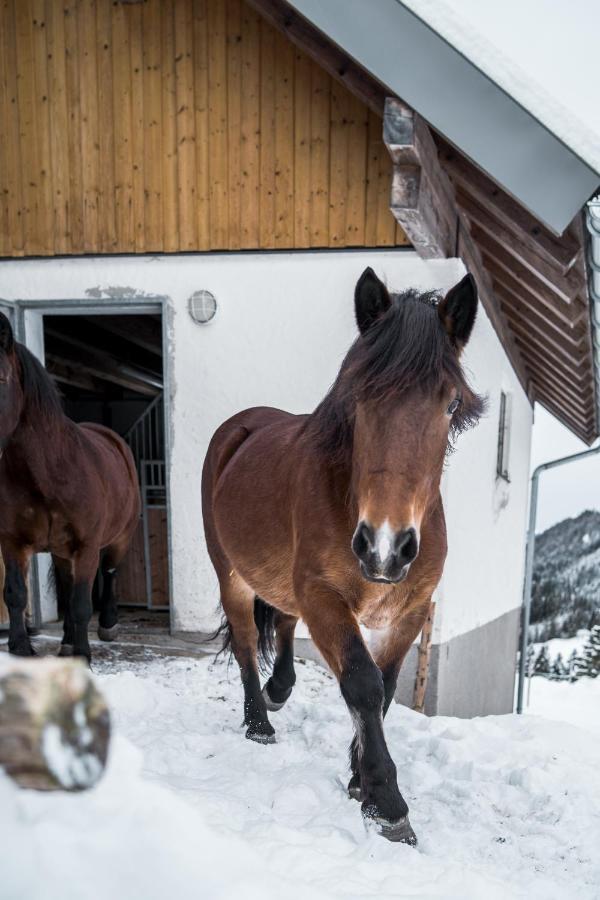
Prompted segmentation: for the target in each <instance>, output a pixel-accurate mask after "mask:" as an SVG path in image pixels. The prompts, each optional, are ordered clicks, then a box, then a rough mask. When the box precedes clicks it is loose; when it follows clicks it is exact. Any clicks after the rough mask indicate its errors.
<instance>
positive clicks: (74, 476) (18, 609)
mask: <svg viewBox="0 0 600 900" xmlns="http://www.w3.org/2000/svg"><path fill="white" fill-rule="evenodd" d="M139 513H140V495H139V488H138V480H137V475H136V470H135V465H134V461H133V457H132V455H131V452H130V450H129V448H128V447H127V445H126V444H125V443H124V441H123V440H122V439H121V438H120V437H119V436H118V435H117V434H115V433H114V432H113V431H111V430H110V429H108V428H103V427H102V426H100V425H93V424H87V423H86V424H83V425H76V424H75V422H72V421H71V420H70V419H68V418H67V417H66V416H65V414H64V413H63V411H62V407H61V402H60V398H59V396H58V393H57V391H56V388H55V387H54V384H53V382H52V380H51V378H50V377H49V375H48V374H47V372H46V371H45V369H44V368H43V366H41V365H40V363H39V362H38V360H37V359H36V358H35V357H34V356H33V355H32V354H31V353H30V352H29V350H27V349H26V347H24V346H22V344H19V343H17V342H16V341H15V340H14V337H13V332H12V328H11V326H10V322H9V321H8V319H7V318H6V316H4V315H3V314H1V313H0V549H1V550H2V557H3V559H4V565H5V583H4V601H5V603H6V606H7V608H8V612H9V616H10V631H9V639H8V646H9V650H10V652H11V653H15V654H17V655H18V656H29V655H31V654H32V653H33V650H32V647H31V643H30V640H29V637H28V634H27V630H26V625H25V609H26V605H27V572H28V568H29V562H30V559H31V556H32V554H33V553H41V552H50V553H51V554H52V558H53V561H54V566H55V572H56V587H57V594H58V600H59V605H61V606H63V608H64V610H65V620H64V636H63V642H62V646H61V651H60V652H61V654H62V655H65V656H68V655H75V656H83V657H85V658H86V659H88V660H89V659H90V645H89V642H88V624H89V621H90V618H91V615H92V598H91V591H92V585H93V582H94V578H95V576H96V572H97V571H98V566H99V562H100V554H101V551H104V552H103V553H102V574H103V589H102V595H101V601H100V604H101V605H100V624H99V628H98V635H99V637H100V638H101V639H102V640H113V639H114V638H115V637H116V631H117V608H116V601H115V595H114V584H113V581H114V573H115V568H116V566H117V565H118V564H119V562H120V561H121V559H122V558H123V556H124V555H125V553H126V551H127V548H128V546H129V543H130V541H131V537H132V535H133V532H134V531H135V528H136V526H137V522H138V517H139Z"/></svg>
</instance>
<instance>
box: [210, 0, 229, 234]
mask: <svg viewBox="0 0 600 900" xmlns="http://www.w3.org/2000/svg"><path fill="white" fill-rule="evenodd" d="M227 6H228V4H227V3H226V2H223V0H222V2H220V3H214V2H211V3H209V7H208V34H209V40H208V133H209V147H210V159H209V177H210V184H209V189H210V246H211V248H214V249H217V250H220V249H221V248H225V247H227V231H228V218H229V210H228V202H227V188H228V164H227V158H228V149H229V148H228V142H227V138H228V133H227V36H226V28H227V25H226V20H227Z"/></svg>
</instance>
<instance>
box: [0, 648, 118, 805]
mask: <svg viewBox="0 0 600 900" xmlns="http://www.w3.org/2000/svg"><path fill="white" fill-rule="evenodd" d="M109 737H110V720H109V713H108V708H107V706H106V703H105V701H104V698H103V697H102V695H101V694H100V692H99V691H98V689H97V687H96V686H95V684H94V682H93V680H92V677H91V675H90V673H89V671H88V669H87V668H86V667H85V666H84V664H83V663H82V662H79V661H75V660H65V659H55V658H46V659H39V660H38V659H34V660H13V659H12V658H10V657H8V656H4V654H0V767H2V768H3V769H4V771H5V772H6V774H7V775H9V776H10V777H11V778H12V779H13V780H14V781H16V782H17V784H19V785H20V786H21V787H24V788H33V789H35V790H40V791H54V790H65V791H80V790H85V789H86V788H90V787H93V786H94V785H95V784H96V783H97V782H98V781H99V779H100V777H101V776H102V773H103V772H104V768H105V766H106V759H107V756H108V744H109Z"/></svg>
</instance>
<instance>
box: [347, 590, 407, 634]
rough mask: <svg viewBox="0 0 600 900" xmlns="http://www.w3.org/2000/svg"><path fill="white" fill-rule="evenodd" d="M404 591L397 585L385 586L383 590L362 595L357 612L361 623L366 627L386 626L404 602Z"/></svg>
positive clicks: (396, 614)
mask: <svg viewBox="0 0 600 900" xmlns="http://www.w3.org/2000/svg"><path fill="white" fill-rule="evenodd" d="M404 594H405V592H404V591H403V590H402V589H401V588H399V587H393V588H391V589H390V588H389V587H388V588H385V589H384V590H383V592H375V591H373V592H372V593H369V594H367V596H365V597H363V599H362V602H361V604H360V609H359V612H358V618H359V620H360V623H361V625H364V626H365V627H366V628H387V627H388V625H390V624H391V623H392V621H393V620H394V619H396V618H397V617H398V613H399V612H400V610H401V609H402V607H403V606H404V604H405V596H404Z"/></svg>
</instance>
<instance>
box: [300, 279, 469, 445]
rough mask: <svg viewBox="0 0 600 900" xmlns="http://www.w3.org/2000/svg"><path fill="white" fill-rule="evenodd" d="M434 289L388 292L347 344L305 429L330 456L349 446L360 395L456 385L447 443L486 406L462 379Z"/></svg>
mask: <svg viewBox="0 0 600 900" xmlns="http://www.w3.org/2000/svg"><path fill="white" fill-rule="evenodd" d="M440 299H441V296H440V295H439V294H438V293H437V292H435V291H430V292H427V293H419V292H418V291H415V290H413V289H411V290H408V291H405V292H404V293H402V294H393V295H392V305H391V307H390V309H389V310H388V311H387V312H386V313H385V314H384V315H383V316H382V317H381V319H379V321H378V322H376V323H375V324H374V325H373V326H371V328H369V330H368V331H367V332H366V333H365V334H364V335H360V336H359V337H358V338H357V339H356V340H355V342H354V343H353V344H352V346H351V347H350V350H349V351H348V353H347V354H346V357H345V359H344V361H343V363H342V366H341V368H340V371H339V374H338V376H337V378H336V380H335V382H334V384H333V386H332V387H331V389H330V390H329V392H328V394H327V395H326V396H325V397H324V399H323V400H322V401H321V403H320V404H319V406H318V407H317V408H316V410H315V411H314V413H312V415H311V416H309V417H308V419H307V422H306V425H305V433H306V434H309V435H310V436H311V437H312V438H313V439H314V440H315V441H316V442H317V444H318V445H319V446H320V447H321V449H322V450H324V451H325V453H326V454H327V455H328V457H329V458H330V459H332V460H333V461H334V462H345V461H347V460H348V458H349V456H350V454H351V452H352V440H353V431H354V411H355V408H356V403H357V402H359V401H364V400H385V399H387V398H389V397H392V396H395V397H398V398H400V397H401V396H402V394H405V393H406V392H408V391H409V390H411V389H418V390H421V391H423V392H436V391H438V390H441V389H442V388H443V386H444V384H446V383H451V384H454V385H456V387H457V388H458V390H459V393H460V395H461V397H462V403H461V405H460V406H459V408H458V409H457V411H456V412H455V413H454V415H453V417H452V423H451V427H450V439H449V444H448V448H449V450H451V449H452V446H453V442H454V440H455V438H456V437H457V436H458V435H459V434H460V433H461V432H462V431H464V430H465V429H467V428H470V427H471V426H472V425H475V424H476V423H477V421H478V419H479V417H480V416H481V415H482V414H483V412H484V410H485V400H484V398H482V397H480V396H479V395H477V394H476V393H475V392H474V391H473V390H472V389H471V388H470V387H469V384H468V382H467V380H466V377H465V374H464V372H463V369H462V366H461V364H460V361H459V359H458V355H457V353H456V349H455V348H454V346H453V345H452V343H451V341H450V338H449V336H448V335H447V333H446V331H445V330H444V327H443V325H442V323H441V321H440V317H439V315H438V312H437V305H438V303H439V301H440Z"/></svg>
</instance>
